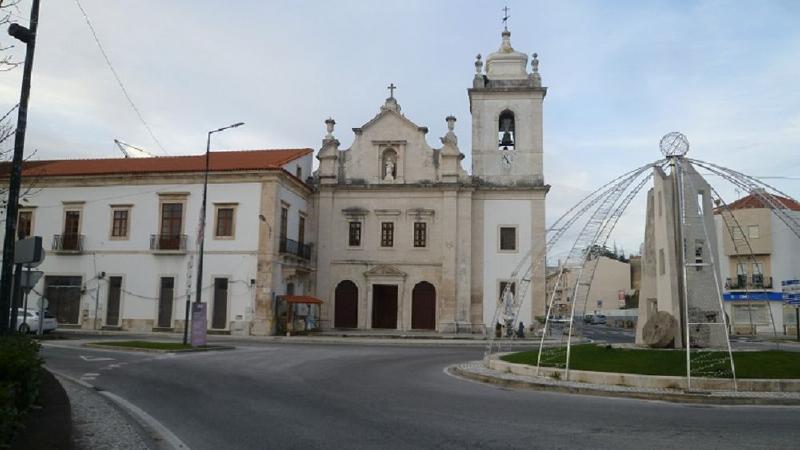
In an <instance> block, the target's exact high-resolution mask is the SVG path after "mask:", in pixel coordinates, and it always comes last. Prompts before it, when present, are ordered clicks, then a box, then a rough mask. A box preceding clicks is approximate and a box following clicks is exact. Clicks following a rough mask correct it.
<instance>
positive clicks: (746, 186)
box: [687, 158, 800, 239]
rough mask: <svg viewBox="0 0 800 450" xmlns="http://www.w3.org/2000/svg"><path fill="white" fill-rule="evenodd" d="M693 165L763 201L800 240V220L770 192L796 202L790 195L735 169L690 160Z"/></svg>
mask: <svg viewBox="0 0 800 450" xmlns="http://www.w3.org/2000/svg"><path fill="white" fill-rule="evenodd" d="M687 160H688V161H690V162H691V163H692V164H695V165H697V166H699V167H702V168H704V169H706V170H708V171H710V172H712V173H714V174H716V175H719V176H721V177H722V178H724V179H726V180H728V181H729V182H731V183H732V184H733V185H735V186H737V187H739V188H740V189H742V190H744V191H745V192H749V193H751V194H754V195H755V196H756V197H758V198H759V200H761V201H763V202H764V203H765V204H766V205H768V206H769V209H771V210H772V213H773V214H775V216H776V217H778V219H780V220H781V221H782V222H783V223H784V224H786V226H787V227H789V230H791V231H792V233H794V235H795V236H797V237H798V239H800V220H798V219H797V218H795V217H792V215H791V214H788V213H787V212H786V209H787V208H786V206H785V205H783V204H782V203H780V202H779V201H777V200H776V199H775V197H774V196H773V195H772V194H770V193H769V192H768V191H769V190H771V191H772V192H774V193H775V194H778V195H780V196H782V197H785V198H788V199H790V200H794V199H793V198H792V197H791V196H790V195H788V194H786V193H784V192H781V191H780V190H778V189H777V188H775V187H773V186H770V185H769V184H767V183H765V182H763V181H761V180H759V179H756V178H753V177H751V176H749V175H745V174H743V173H741V172H737V171H735V170H733V169H728V168H726V167H722V166H719V165H717V164H713V163H710V162H706V161H701V160H699V159H688V158H687Z"/></svg>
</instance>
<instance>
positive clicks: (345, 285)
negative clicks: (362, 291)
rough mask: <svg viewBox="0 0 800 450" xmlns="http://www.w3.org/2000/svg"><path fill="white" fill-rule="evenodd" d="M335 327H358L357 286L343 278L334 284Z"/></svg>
mask: <svg viewBox="0 0 800 450" xmlns="http://www.w3.org/2000/svg"><path fill="white" fill-rule="evenodd" d="M334 297H335V299H334V318H333V326H334V327H335V328H358V286H356V284H355V283H353V282H352V281H350V280H344V281H342V282H341V283H339V284H338V285H337V286H336V292H335V294H334Z"/></svg>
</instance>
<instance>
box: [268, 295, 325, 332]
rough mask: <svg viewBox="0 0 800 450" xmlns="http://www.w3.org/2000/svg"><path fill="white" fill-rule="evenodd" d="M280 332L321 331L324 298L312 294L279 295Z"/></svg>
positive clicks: (278, 316) (277, 307)
mask: <svg viewBox="0 0 800 450" xmlns="http://www.w3.org/2000/svg"><path fill="white" fill-rule="evenodd" d="M275 308H276V311H275V312H276V314H275V316H276V317H277V318H278V334H279V335H284V334H285V335H286V336H291V335H293V334H305V333H308V332H309V331H319V329H320V328H319V318H320V309H321V308H322V300H320V299H318V298H316V297H312V296H310V295H279V296H278V301H277V304H276V306H275Z"/></svg>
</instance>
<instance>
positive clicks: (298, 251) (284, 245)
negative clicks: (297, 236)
mask: <svg viewBox="0 0 800 450" xmlns="http://www.w3.org/2000/svg"><path fill="white" fill-rule="evenodd" d="M279 251H280V252H281V253H282V254H287V255H292V256H296V257H298V258H300V259H304V260H306V261H308V260H310V259H311V244H305V243H303V242H297V241H295V240H294V239H287V238H281V240H280V244H279Z"/></svg>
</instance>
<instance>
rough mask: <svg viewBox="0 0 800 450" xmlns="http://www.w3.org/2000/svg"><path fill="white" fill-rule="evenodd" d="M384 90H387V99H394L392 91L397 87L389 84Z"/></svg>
mask: <svg viewBox="0 0 800 450" xmlns="http://www.w3.org/2000/svg"><path fill="white" fill-rule="evenodd" d="M386 89H389V98H394V90H395V89H397V86H395V85H394V83H391V84H390V85H389V86H386Z"/></svg>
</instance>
